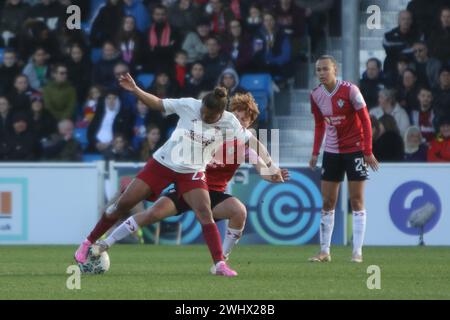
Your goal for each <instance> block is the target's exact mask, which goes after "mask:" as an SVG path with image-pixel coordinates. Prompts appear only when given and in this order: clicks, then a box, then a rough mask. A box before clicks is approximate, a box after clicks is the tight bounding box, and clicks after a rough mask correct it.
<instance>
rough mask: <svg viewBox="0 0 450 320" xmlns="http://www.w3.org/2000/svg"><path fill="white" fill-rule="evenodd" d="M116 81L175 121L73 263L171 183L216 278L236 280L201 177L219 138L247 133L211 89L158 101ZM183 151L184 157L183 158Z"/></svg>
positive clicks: (221, 94)
mask: <svg viewBox="0 0 450 320" xmlns="http://www.w3.org/2000/svg"><path fill="white" fill-rule="evenodd" d="M119 82H120V85H121V86H122V87H123V88H124V89H126V90H129V91H131V92H133V93H134V94H135V95H136V96H137V97H138V98H139V99H140V100H141V101H143V102H144V103H145V104H146V105H147V106H148V107H150V108H151V109H153V110H157V111H161V112H164V113H165V114H166V115H169V114H172V113H176V114H178V115H179V117H180V120H179V121H178V124H177V128H176V129H175V131H174V133H173V134H172V136H171V137H170V139H169V140H168V141H167V142H166V143H165V144H164V145H163V146H162V147H161V148H160V149H159V150H158V151H156V153H155V154H154V156H153V158H151V159H150V160H149V161H148V162H147V164H146V165H145V167H144V168H143V169H142V170H141V171H140V172H139V173H138V175H137V176H136V178H135V179H134V180H133V181H132V182H131V184H130V185H129V186H128V187H127V189H126V190H125V191H124V192H123V193H122V194H121V196H120V197H119V198H118V200H117V201H115V202H114V203H113V204H112V205H110V206H109V207H108V208H107V210H106V211H105V212H104V213H103V215H102V218H101V219H100V221H99V222H98V223H97V225H96V226H95V228H94V230H93V231H92V232H91V234H90V235H89V236H88V237H87V239H86V240H85V241H84V242H83V243H82V244H81V245H80V247H79V248H78V250H77V252H76V253H75V259H76V260H77V261H78V262H80V263H84V262H85V261H86V258H87V254H88V250H89V247H90V246H91V244H93V243H94V242H95V241H97V240H98V239H99V238H100V237H101V236H102V235H103V234H104V233H105V232H106V231H108V230H109V228H110V227H111V226H112V225H114V224H115V223H116V222H117V221H118V220H119V218H121V217H124V216H126V215H127V214H128V212H129V211H130V210H131V209H132V208H133V207H134V206H135V205H136V204H137V203H139V202H140V201H142V200H144V199H149V200H151V201H154V200H156V199H157V198H158V196H159V195H160V194H161V192H162V191H163V189H165V188H166V187H167V186H168V185H170V184H171V183H175V184H176V186H177V191H178V193H179V194H180V195H182V197H183V199H184V201H185V202H186V203H187V204H188V205H189V206H190V207H191V208H192V210H193V211H194V212H195V215H196V217H197V219H198V221H199V222H200V224H201V225H202V232H203V235H204V238H205V241H206V243H207V245H208V248H209V250H210V252H211V256H212V259H213V261H214V264H215V266H216V274H217V275H223V276H229V277H232V276H236V275H237V273H236V272H235V271H234V270H232V269H231V268H229V267H228V266H227V264H226V263H225V261H224V257H223V252H222V244H221V239H220V234H219V231H218V229H217V226H216V224H215V223H214V220H213V216H212V212H211V203H210V197H209V194H208V185H207V183H206V181H205V174H204V171H205V168H206V165H207V164H208V163H209V162H210V161H211V159H212V155H213V153H214V150H216V149H217V148H219V147H220V146H221V145H222V143H223V141H224V136H225V135H227V137H228V136H231V138H237V139H241V140H243V141H246V139H248V134H247V133H246V132H245V130H244V129H243V128H242V126H241V124H240V123H239V121H238V120H237V119H236V117H235V116H234V115H233V114H231V113H230V112H227V111H225V108H226V106H227V103H228V99H227V94H226V90H225V89H224V88H220V87H217V88H215V89H214V91H213V92H211V93H209V94H207V95H206V96H205V97H204V98H203V99H202V100H197V99H193V98H182V99H160V98H158V97H156V96H154V95H152V94H150V93H147V92H145V91H143V90H141V89H140V88H139V87H138V86H137V85H136V83H135V81H134V80H133V78H132V77H131V76H130V74H126V75H123V76H121V77H120V78H119ZM230 131H231V132H230ZM230 133H231V134H230ZM180 139H181V140H182V142H181V143H180ZM186 140H187V141H188V146H187V147H186ZM186 150H188V151H189V150H190V152H186V153H185V152H184V151H186ZM186 154H188V156H186ZM263 159H264V158H263ZM274 169H277V168H274ZM278 172H279V169H278ZM278 174H280V173H278Z"/></svg>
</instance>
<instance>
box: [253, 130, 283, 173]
mask: <svg viewBox="0 0 450 320" xmlns="http://www.w3.org/2000/svg"><path fill="white" fill-rule="evenodd" d="M248 143H249V147H250V150H252V151H253V152H255V153H256V154H257V156H258V161H259V159H261V160H262V161H263V163H264V166H265V167H264V168H261V172H262V173H263V174H265V175H267V174H268V175H272V174H276V173H277V170H279V168H278V167H277V166H276V165H275V164H274V163H273V160H272V158H271V156H270V154H269V151H268V150H267V148H266V147H265V146H264V144H262V143H261V141H259V140H258V139H257V138H256V137H255V136H253V135H252V136H251V137H250V138H249V141H248Z"/></svg>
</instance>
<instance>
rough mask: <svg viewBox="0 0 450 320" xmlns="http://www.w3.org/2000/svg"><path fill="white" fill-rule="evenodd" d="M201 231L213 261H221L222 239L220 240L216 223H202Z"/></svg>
mask: <svg viewBox="0 0 450 320" xmlns="http://www.w3.org/2000/svg"><path fill="white" fill-rule="evenodd" d="M202 231H203V237H204V238H205V241H206V244H207V245H208V248H209V252H210V253H211V257H212V258H213V260H214V263H217V262H219V261H222V260H223V252H222V241H221V240H220V233H219V229H218V228H217V225H216V224H215V223H209V224H204V225H202Z"/></svg>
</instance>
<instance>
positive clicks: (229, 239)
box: [222, 228, 242, 257]
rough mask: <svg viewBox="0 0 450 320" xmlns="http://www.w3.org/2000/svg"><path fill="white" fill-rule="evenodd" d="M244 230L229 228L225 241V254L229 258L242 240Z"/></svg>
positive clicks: (223, 246)
mask: <svg viewBox="0 0 450 320" xmlns="http://www.w3.org/2000/svg"><path fill="white" fill-rule="evenodd" d="M241 235H242V230H238V229H232V228H228V229H227V232H226V234H225V239H224V240H223V245H222V248H223V254H224V256H226V257H227V256H228V255H229V254H230V253H231V250H233V247H234V246H235V245H236V244H237V243H238V241H239V239H240V238H241Z"/></svg>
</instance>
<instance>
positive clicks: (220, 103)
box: [202, 87, 228, 113]
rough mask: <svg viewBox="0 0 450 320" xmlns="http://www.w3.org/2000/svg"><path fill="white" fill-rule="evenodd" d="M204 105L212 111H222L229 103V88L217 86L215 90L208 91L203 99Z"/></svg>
mask: <svg viewBox="0 0 450 320" xmlns="http://www.w3.org/2000/svg"><path fill="white" fill-rule="evenodd" d="M202 102H203V105H204V106H205V107H206V108H208V109H209V110H210V111H214V112H216V113H222V112H224V111H225V109H226V108H227V105H228V94H227V89H225V88H224V87H215V88H214V91H213V92H210V93H208V94H207V95H206V96H205V97H204V98H203V100H202Z"/></svg>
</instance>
